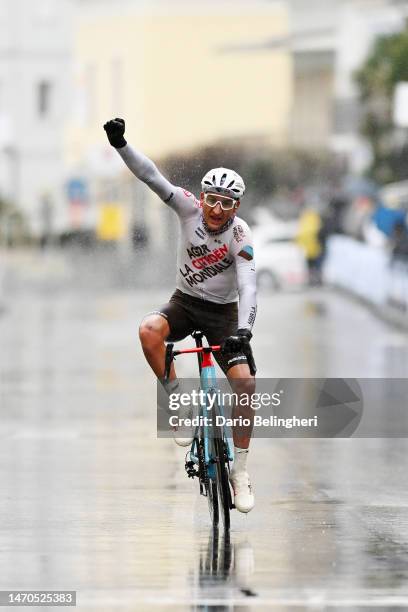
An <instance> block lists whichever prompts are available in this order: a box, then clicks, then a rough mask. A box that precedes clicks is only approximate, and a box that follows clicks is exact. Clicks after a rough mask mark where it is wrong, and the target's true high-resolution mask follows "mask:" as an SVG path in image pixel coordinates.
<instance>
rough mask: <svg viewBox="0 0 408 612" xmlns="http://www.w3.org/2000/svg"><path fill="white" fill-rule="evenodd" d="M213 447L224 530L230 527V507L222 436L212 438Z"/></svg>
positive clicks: (225, 454)
mask: <svg viewBox="0 0 408 612" xmlns="http://www.w3.org/2000/svg"><path fill="white" fill-rule="evenodd" d="M214 449H215V458H216V466H217V489H218V505H219V509H220V512H221V516H222V520H223V523H224V529H225V531H228V530H229V528H230V524H231V521H230V509H231V507H232V500H231V489H230V484H229V471H228V468H227V465H228V459H227V449H226V445H225V442H224V440H223V439H222V438H214Z"/></svg>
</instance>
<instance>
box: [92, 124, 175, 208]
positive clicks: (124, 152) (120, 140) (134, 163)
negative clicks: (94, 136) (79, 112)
mask: <svg viewBox="0 0 408 612" xmlns="http://www.w3.org/2000/svg"><path fill="white" fill-rule="evenodd" d="M103 127H104V129H105V132H106V134H107V136H108V140H109V142H110V144H111V145H112V146H113V147H114V148H115V149H116V150H117V152H118V153H119V155H120V156H121V158H122V159H123V161H124V162H125V164H126V165H127V167H128V168H129V170H130V171H131V172H133V174H134V175H135V176H136V177H137V178H138V179H140V180H141V181H143V182H144V183H146V185H148V186H149V187H150V189H152V190H153V191H154V192H155V193H156V194H157V195H158V196H159V198H161V199H162V200H163V201H164V202H166V203H168V202H170V200H171V199H172V198H173V196H174V194H175V193H176V189H177V188H176V187H175V186H174V185H172V184H171V183H170V182H169V181H168V180H167V179H166V178H165V177H164V176H163V175H162V174H161V172H159V170H158V169H157V166H156V165H155V164H154V163H153V162H152V160H151V159H149V158H148V157H146V155H143V153H141V152H140V151H135V149H133V148H132V147H131V146H130V145H128V144H127V142H126V140H125V138H124V134H125V121H124V119H119V118H118V117H117V118H116V119H111V121H108V122H107V123H105V125H104V126H103Z"/></svg>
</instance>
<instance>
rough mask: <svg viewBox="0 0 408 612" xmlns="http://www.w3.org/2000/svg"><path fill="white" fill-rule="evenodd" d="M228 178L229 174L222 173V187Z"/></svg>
mask: <svg viewBox="0 0 408 612" xmlns="http://www.w3.org/2000/svg"><path fill="white" fill-rule="evenodd" d="M226 178H227V175H226V174H223V175H222V177H221V180H220V185H221V187H222V186H223V184H224V183H225V179H226Z"/></svg>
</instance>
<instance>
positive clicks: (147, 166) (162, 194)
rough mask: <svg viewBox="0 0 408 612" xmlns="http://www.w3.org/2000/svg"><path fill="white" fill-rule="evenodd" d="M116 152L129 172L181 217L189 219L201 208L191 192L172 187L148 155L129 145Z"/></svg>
mask: <svg viewBox="0 0 408 612" xmlns="http://www.w3.org/2000/svg"><path fill="white" fill-rule="evenodd" d="M116 150H117V152H118V153H119V155H120V156H121V158H122V159H123V161H124V162H125V164H126V165H127V167H128V168H129V170H130V171H131V172H132V173H133V174H134V175H135V176H136V177H137V178H138V179H139V180H141V181H143V183H145V184H146V185H147V186H148V187H150V189H151V190H152V191H154V193H156V194H157V195H158V196H159V198H160V199H161V200H163V202H164V203H165V204H167V205H168V206H169V207H170V208H172V209H173V210H174V211H175V212H176V213H177V214H178V216H179V217H181V218H186V217H188V216H189V215H190V214H193V213H194V212H195V211H196V209H197V208H198V207H199V206H200V204H199V202H198V200H197V199H196V198H195V197H194V196H193V195H192V194H191V193H190V192H189V191H186V190H185V189H182V188H181V187H176V186H175V185H172V183H170V181H168V180H167V179H166V177H164V176H163V175H162V173H161V172H160V171H159V169H158V168H157V166H156V164H155V163H154V162H153V161H152V160H151V159H149V158H148V157H146V155H144V154H143V153H141V152H140V151H136V150H135V149H133V147H131V146H130V145H129V144H127V145H126V146H125V147H122V148H120V149H116Z"/></svg>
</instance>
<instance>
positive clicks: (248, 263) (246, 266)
mask: <svg viewBox="0 0 408 612" xmlns="http://www.w3.org/2000/svg"><path fill="white" fill-rule="evenodd" d="M230 253H231V255H232V256H233V257H234V259H235V264H236V270H237V284H238V295H239V306H238V328H239V329H249V330H251V329H252V327H253V325H254V322H255V317H256V309H257V302H256V272H255V259H254V247H253V241H252V234H251V230H250V229H249V227H248V225H247V224H246V223H245V222H244V221H242V220H239V221H237V222H236V224H235V225H234V228H233V235H232V242H231V246H230Z"/></svg>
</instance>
